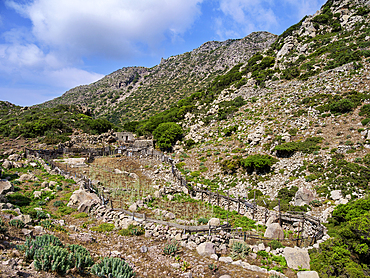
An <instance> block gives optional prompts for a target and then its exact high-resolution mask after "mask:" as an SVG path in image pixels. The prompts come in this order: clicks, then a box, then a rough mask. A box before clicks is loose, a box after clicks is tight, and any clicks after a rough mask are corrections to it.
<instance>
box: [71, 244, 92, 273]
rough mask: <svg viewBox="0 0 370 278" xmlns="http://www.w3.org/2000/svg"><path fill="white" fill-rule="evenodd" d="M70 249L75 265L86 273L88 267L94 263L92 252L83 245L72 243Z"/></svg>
mask: <svg viewBox="0 0 370 278" xmlns="http://www.w3.org/2000/svg"><path fill="white" fill-rule="evenodd" d="M68 249H69V250H70V252H71V253H72V261H73V266H74V267H76V268H77V269H78V271H79V272H80V273H86V272H87V269H88V268H89V267H91V266H92V265H93V264H94V261H93V260H92V258H91V255H90V252H89V251H87V250H86V249H85V248H84V247H83V246H81V245H78V244H72V245H69V246H68Z"/></svg>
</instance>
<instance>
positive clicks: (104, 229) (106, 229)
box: [91, 223, 114, 233]
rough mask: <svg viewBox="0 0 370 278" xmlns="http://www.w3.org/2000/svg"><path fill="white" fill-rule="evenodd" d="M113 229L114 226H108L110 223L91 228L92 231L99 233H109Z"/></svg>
mask: <svg viewBox="0 0 370 278" xmlns="http://www.w3.org/2000/svg"><path fill="white" fill-rule="evenodd" d="M113 229H114V224H110V223H102V224H100V225H99V226H96V227H92V228H91V230H92V231H96V232H99V233H104V232H111V231H113Z"/></svg>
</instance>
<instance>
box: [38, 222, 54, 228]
mask: <svg viewBox="0 0 370 278" xmlns="http://www.w3.org/2000/svg"><path fill="white" fill-rule="evenodd" d="M40 225H41V226H42V227H44V228H45V229H49V230H50V229H52V228H53V227H54V224H53V223H52V222H51V220H43V221H41V222H40Z"/></svg>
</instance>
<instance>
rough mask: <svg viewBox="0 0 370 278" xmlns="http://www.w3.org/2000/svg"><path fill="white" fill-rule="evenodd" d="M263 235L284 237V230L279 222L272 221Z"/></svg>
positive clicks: (277, 237)
mask: <svg viewBox="0 0 370 278" xmlns="http://www.w3.org/2000/svg"><path fill="white" fill-rule="evenodd" d="M264 236H265V237H268V238H275V239H284V230H283V228H281V226H280V225H279V223H272V224H270V225H268V226H267V229H266V231H265V234H264Z"/></svg>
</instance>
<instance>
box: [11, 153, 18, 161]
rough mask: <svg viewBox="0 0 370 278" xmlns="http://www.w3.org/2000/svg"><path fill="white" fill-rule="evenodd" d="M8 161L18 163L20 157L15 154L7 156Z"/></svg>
mask: <svg viewBox="0 0 370 278" xmlns="http://www.w3.org/2000/svg"><path fill="white" fill-rule="evenodd" d="M8 159H9V160H11V161H18V160H20V159H21V156H20V155H19V154H16V153H15V154H12V155H9V157H8Z"/></svg>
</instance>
